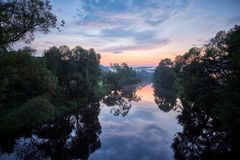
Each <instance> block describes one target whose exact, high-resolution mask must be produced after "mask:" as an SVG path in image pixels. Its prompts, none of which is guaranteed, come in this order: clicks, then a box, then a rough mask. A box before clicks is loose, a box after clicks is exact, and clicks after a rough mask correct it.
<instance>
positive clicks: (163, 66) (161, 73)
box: [153, 58, 175, 90]
mask: <svg viewBox="0 0 240 160" xmlns="http://www.w3.org/2000/svg"><path fill="white" fill-rule="evenodd" d="M153 84H154V86H155V87H156V88H165V89H169V90H175V73H174V71H173V62H172V61H171V60H170V59H168V58H166V59H163V60H161V62H160V63H159V65H158V66H157V68H156V69H155V71H154V74H153Z"/></svg>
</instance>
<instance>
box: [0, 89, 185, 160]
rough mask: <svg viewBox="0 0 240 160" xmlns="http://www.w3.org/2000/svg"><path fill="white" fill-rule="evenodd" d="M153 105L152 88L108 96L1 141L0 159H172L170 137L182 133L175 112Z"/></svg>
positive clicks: (127, 90) (130, 90) (128, 90)
mask: <svg viewBox="0 0 240 160" xmlns="http://www.w3.org/2000/svg"><path fill="white" fill-rule="evenodd" d="M155 101H156V97H154V95H153V88H152V87H151V85H147V86H144V87H142V88H138V89H136V88H133V89H129V88H127V89H125V90H124V91H120V92H119V91H115V92H112V94H111V95H109V96H108V97H105V98H104V99H103V100H102V101H101V102H100V103H96V104H92V105H89V106H86V107H84V108H82V109H81V110H79V111H76V112H74V113H72V114H69V115H66V116H64V117H61V118H59V119H57V120H55V121H53V122H49V123H47V124H44V125H41V126H40V127H38V128H36V129H34V130H32V131H31V132H30V133H29V134H26V135H24V136H22V137H18V138H17V139H13V140H12V141H11V142H9V141H10V140H6V142H5V143H4V142H2V143H1V148H2V149H1V150H3V151H2V155H1V156H0V159H16V158H18V159H90V160H103V159H104V160H148V159H149V160H159V159H163V160H168V159H173V150H172V148H171V145H172V143H173V138H174V135H175V134H176V133H177V132H179V131H181V130H182V128H181V126H180V125H178V123H177V119H176V116H177V115H178V114H179V113H178V112H177V111H174V110H170V111H169V112H165V111H162V110H160V109H159V107H158V105H157V104H156V102H155ZM8 143H14V145H13V144H12V145H11V144H8Z"/></svg>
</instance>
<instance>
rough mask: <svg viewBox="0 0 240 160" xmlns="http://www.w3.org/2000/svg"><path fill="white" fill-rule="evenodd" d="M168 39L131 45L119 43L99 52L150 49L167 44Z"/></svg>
mask: <svg viewBox="0 0 240 160" xmlns="http://www.w3.org/2000/svg"><path fill="white" fill-rule="evenodd" d="M169 42H170V40H169V39H162V40H158V41H152V42H151V43H150V42H149V43H135V44H133V45H120V46H112V47H108V48H104V49H101V50H100V51H101V52H113V53H114V52H116V51H119V50H121V51H122V52H123V51H130V50H151V49H155V48H159V47H162V46H165V45H167V44H169Z"/></svg>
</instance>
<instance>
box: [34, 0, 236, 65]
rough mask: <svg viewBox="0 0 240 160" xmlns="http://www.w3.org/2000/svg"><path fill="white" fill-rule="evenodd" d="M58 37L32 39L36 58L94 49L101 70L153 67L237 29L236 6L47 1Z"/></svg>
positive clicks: (221, 0) (169, 0) (228, 1)
mask: <svg viewBox="0 0 240 160" xmlns="http://www.w3.org/2000/svg"><path fill="white" fill-rule="evenodd" d="M51 4H52V8H53V13H54V14H55V15H56V16H57V18H58V20H59V21H61V20H64V21H65V26H64V27H63V28H62V31H61V32H59V31H57V30H52V31H51V32H50V33H48V34H36V36H35V40H34V41H33V42H32V43H31V46H32V47H33V48H35V49H37V51H38V53H40V54H41V53H43V52H44V50H46V49H48V48H49V47H51V46H61V45H68V46H69V47H70V48H73V47H75V46H82V47H83V48H85V49H89V48H94V49H95V51H96V52H97V53H100V54H101V64H103V65H109V64H110V63H123V62H125V63H127V64H129V65H131V66H156V65H157V64H158V63H159V61H160V60H161V59H163V58H171V59H174V57H176V55H180V54H183V53H185V52H187V51H188V50H189V49H190V48H191V47H195V46H196V47H201V46H202V45H203V44H205V43H207V42H208V41H209V40H210V38H212V37H214V36H215V34H216V33H217V32H218V31H220V30H229V29H230V28H232V27H233V26H234V25H235V24H240V9H239V8H240V0H51Z"/></svg>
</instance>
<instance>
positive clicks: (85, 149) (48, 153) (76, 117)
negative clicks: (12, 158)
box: [15, 103, 101, 159]
mask: <svg viewBox="0 0 240 160" xmlns="http://www.w3.org/2000/svg"><path fill="white" fill-rule="evenodd" d="M99 105H100V104H99V103H97V104H93V105H89V106H87V107H84V108H82V109H81V110H80V111H77V112H75V113H73V114H68V115H66V116H64V117H62V118H59V119H56V120H54V121H53V122H49V123H47V124H43V125H41V126H40V127H38V128H36V129H34V130H33V131H32V134H31V136H30V138H25V139H21V140H20V141H19V142H18V144H17V145H16V146H15V151H16V156H17V157H18V158H19V159H48V158H51V159H88V157H89V155H90V154H91V153H93V152H94V151H96V150H97V149H98V148H100V146H101V143H100V139H99V137H98V136H99V134H100V133H101V126H100V123H99V119H98V114H99V112H100V109H99ZM36 157H37V158H36Z"/></svg>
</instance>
